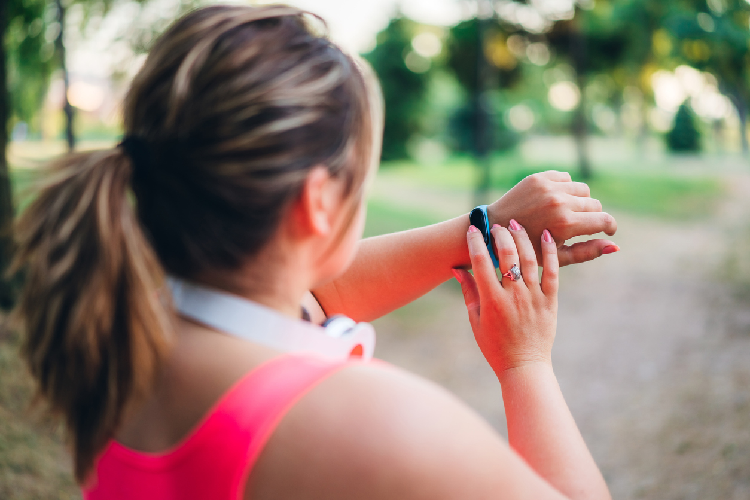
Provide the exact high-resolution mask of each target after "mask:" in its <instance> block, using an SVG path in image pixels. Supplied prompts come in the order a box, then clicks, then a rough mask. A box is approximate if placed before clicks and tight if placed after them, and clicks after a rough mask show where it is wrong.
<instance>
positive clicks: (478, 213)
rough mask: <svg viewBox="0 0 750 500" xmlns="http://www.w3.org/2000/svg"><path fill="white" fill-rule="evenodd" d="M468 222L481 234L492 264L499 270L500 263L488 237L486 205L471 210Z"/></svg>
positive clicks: (489, 236) (488, 219)
mask: <svg viewBox="0 0 750 500" xmlns="http://www.w3.org/2000/svg"><path fill="white" fill-rule="evenodd" d="M469 222H471V225H472V226H474V227H476V228H477V229H479V231H481V232H482V237H483V238H484V244H485V245H487V250H488V251H489V252H490V257H492V263H493V264H495V268H496V269H497V268H499V267H500V262H498V260H497V256H495V250H494V249H493V248H492V235H490V218H489V217H488V216H487V205H479V206H478V207H476V208H475V209H474V210H472V211H471V213H469Z"/></svg>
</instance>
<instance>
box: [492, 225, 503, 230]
mask: <svg viewBox="0 0 750 500" xmlns="http://www.w3.org/2000/svg"><path fill="white" fill-rule="evenodd" d="M496 227H503V226H501V225H500V224H492V229H495V228H496Z"/></svg>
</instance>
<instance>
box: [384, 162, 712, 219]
mask: <svg viewBox="0 0 750 500" xmlns="http://www.w3.org/2000/svg"><path fill="white" fill-rule="evenodd" d="M517 162H518V159H517V158H514V157H505V158H503V157H498V158H496V159H494V160H493V163H492V175H491V187H492V188H493V189H495V190H499V191H506V190H508V189H510V188H511V187H513V186H514V185H515V184H517V183H518V182H520V181H521V180H523V179H524V178H525V177H526V176H527V175H530V174H533V173H535V172H542V171H546V170H561V171H570V170H571V169H570V168H569V167H566V166H564V165H554V164H546V165H532V166H522V167H520V166H518V165H517ZM379 175H381V176H382V177H383V178H385V179H388V180H395V181H400V182H406V183H410V184H412V185H419V186H424V187H426V188H429V187H434V188H440V189H446V188H447V189H454V190H457V191H459V190H460V191H468V190H471V189H473V188H474V186H476V183H477V178H478V176H477V169H476V168H475V167H474V164H473V162H472V161H471V160H470V159H469V158H455V159H451V160H449V161H448V162H446V163H444V164H443V165H440V166H435V167H425V166H420V165H417V164H415V163H410V162H398V163H390V164H385V165H383V167H381V171H380V173H379ZM573 179H574V180H577V181H580V180H581V179H580V178H579V176H578V175H577V174H576V173H575V172H573ZM586 182H587V184H588V185H589V187H590V188H591V195H592V197H594V198H597V199H599V200H600V201H601V202H602V204H603V205H604V207H605V210H616V211H620V212H627V213H631V214H635V215H642V216H649V217H658V218H665V219H672V220H684V219H691V218H701V217H702V216H704V215H705V214H708V213H711V212H712V211H713V210H714V209H715V208H716V204H717V201H718V200H719V199H720V197H721V194H722V192H723V191H724V186H723V184H722V182H721V181H720V180H719V179H717V178H716V177H713V176H711V175H709V174H699V175H689V176H688V175H681V174H680V173H679V172H678V171H674V170H673V171H664V170H661V169H654V170H653V171H649V170H644V169H641V168H638V169H625V168H617V169H606V170H602V171H595V173H594V176H593V177H592V178H591V179H589V180H587V181H586Z"/></svg>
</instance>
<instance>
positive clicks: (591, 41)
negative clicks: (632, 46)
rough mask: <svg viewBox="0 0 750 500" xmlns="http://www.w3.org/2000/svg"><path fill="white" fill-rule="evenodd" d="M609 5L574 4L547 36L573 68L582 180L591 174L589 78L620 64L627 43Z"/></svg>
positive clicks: (573, 129) (574, 125) (575, 128)
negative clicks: (571, 11)
mask: <svg viewBox="0 0 750 500" xmlns="http://www.w3.org/2000/svg"><path fill="white" fill-rule="evenodd" d="M609 7H610V6H609V5H608V2H604V1H600V2H597V3H596V4H595V7H594V9H592V10H586V9H582V8H580V7H578V6H576V7H575V15H574V16H573V18H572V19H570V20H563V21H558V22H556V23H555V24H554V25H553V27H552V30H551V31H550V32H549V33H548V35H547V39H548V41H549V43H550V45H551V46H552V48H553V49H554V50H555V52H556V53H557V54H558V57H561V58H564V59H567V60H568V61H570V63H571V66H572V67H573V69H574V71H575V83H576V86H577V87H578V89H579V91H580V99H579V101H578V105H577V107H576V109H575V111H574V114H573V119H572V120H571V132H572V135H573V137H574V138H575V141H576V146H577V150H578V165H579V172H580V175H581V177H582V178H583V179H589V178H590V177H591V175H592V171H591V164H590V161H589V157H588V148H587V138H588V135H589V126H588V119H587V115H586V112H587V109H586V107H587V96H586V88H587V86H588V81H589V79H590V78H591V77H592V76H593V75H595V74H598V73H605V72H608V71H611V70H612V69H613V68H615V67H616V66H617V65H619V64H620V62H621V61H622V59H623V53H624V51H625V48H626V46H627V40H626V39H625V37H624V36H623V34H622V32H621V31H619V30H618V29H617V28H618V27H617V25H616V24H614V23H613V22H612V16H611V13H612V9H611V8H609Z"/></svg>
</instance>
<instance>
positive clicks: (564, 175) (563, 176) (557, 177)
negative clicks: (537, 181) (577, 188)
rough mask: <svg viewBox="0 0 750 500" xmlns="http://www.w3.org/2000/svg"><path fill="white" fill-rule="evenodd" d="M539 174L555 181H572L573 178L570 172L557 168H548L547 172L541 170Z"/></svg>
mask: <svg viewBox="0 0 750 500" xmlns="http://www.w3.org/2000/svg"><path fill="white" fill-rule="evenodd" d="M539 175H541V176H542V177H544V178H545V179H549V180H551V181H555V182H570V181H572V180H573V179H572V178H571V177H570V174H569V173H568V172H559V171H557V170H547V171H546V172H540V173H539Z"/></svg>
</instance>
